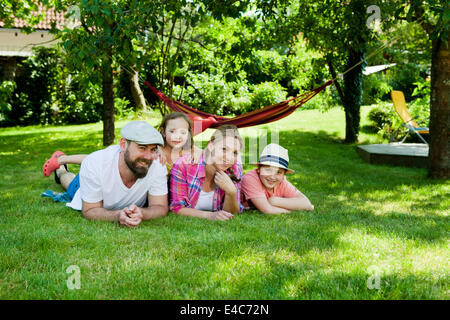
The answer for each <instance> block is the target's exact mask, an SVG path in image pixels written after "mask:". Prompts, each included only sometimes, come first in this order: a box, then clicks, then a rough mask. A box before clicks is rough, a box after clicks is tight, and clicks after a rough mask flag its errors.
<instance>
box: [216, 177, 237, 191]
mask: <svg viewBox="0 0 450 320" xmlns="http://www.w3.org/2000/svg"><path fill="white" fill-rule="evenodd" d="M214 183H215V184H216V185H218V186H219V188H221V189H222V190H223V191H225V193H227V194H230V195H232V194H236V192H237V189H236V186H235V185H234V183H233V181H231V179H230V177H229V176H228V175H227V174H226V173H225V172H223V171H217V172H216V175H215V176H214Z"/></svg>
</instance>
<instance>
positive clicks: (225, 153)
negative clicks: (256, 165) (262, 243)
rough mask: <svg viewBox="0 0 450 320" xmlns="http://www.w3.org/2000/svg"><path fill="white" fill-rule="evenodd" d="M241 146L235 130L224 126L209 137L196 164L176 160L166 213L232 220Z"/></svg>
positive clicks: (237, 193)
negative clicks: (168, 207)
mask: <svg viewBox="0 0 450 320" xmlns="http://www.w3.org/2000/svg"><path fill="white" fill-rule="evenodd" d="M242 146H243V141H242V138H241V137H240V135H239V132H238V129H237V128H236V127H235V126H231V125H224V126H221V127H219V128H217V130H216V132H215V133H214V134H213V135H212V137H211V139H210V141H209V142H208V145H207V147H206V149H205V150H204V151H203V154H202V156H201V158H200V161H198V162H196V163H191V162H190V161H189V156H183V157H181V158H179V159H178V160H177V161H176V162H175V164H174V166H173V168H172V170H171V172H170V198H171V203H170V210H171V211H173V212H175V213H177V214H179V215H184V216H192V217H199V218H205V219H210V220H228V219H232V218H233V214H235V213H239V212H241V211H242V209H243V206H242V205H241V204H240V178H241V177H242V165H241V163H240V162H239V161H238V160H239V156H240V153H239V151H240V149H241V148H242Z"/></svg>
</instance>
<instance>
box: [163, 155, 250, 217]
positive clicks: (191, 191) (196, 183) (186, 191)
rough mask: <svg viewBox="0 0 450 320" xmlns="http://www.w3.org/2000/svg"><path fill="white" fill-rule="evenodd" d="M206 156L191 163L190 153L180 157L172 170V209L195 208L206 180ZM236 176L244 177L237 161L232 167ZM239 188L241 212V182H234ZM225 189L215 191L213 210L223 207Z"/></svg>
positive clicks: (175, 210)
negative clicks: (197, 161)
mask: <svg viewBox="0 0 450 320" xmlns="http://www.w3.org/2000/svg"><path fill="white" fill-rule="evenodd" d="M205 167H206V163H205V157H204V155H202V157H201V158H200V161H199V163H190V155H189V154H188V155H186V156H183V157H180V158H179V159H178V160H177V161H176V162H175V164H174V165H173V168H172V170H170V210H171V211H173V212H178V210H180V209H181V208H195V206H196V205H197V202H198V198H199V196H200V192H201V190H202V185H203V182H204V181H205ZM232 169H233V171H234V173H235V175H236V178H238V179H241V178H242V165H241V164H240V163H239V162H236V163H235V164H234V165H233V167H232ZM234 185H235V186H236V188H237V192H236V195H237V200H238V203H239V208H240V210H239V211H240V212H242V210H243V209H244V207H243V206H242V204H241V199H240V197H241V182H238V183H235V184H234ZM224 201H225V191H223V190H222V189H221V188H219V187H217V188H216V190H215V192H214V200H213V211H219V210H222V208H223V203H224Z"/></svg>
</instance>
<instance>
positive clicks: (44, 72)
mask: <svg viewBox="0 0 450 320" xmlns="http://www.w3.org/2000/svg"><path fill="white" fill-rule="evenodd" d="M34 52H35V54H34V55H33V56H31V57H29V58H28V59H26V60H24V61H23V62H21V63H18V69H19V72H18V74H17V76H16V79H15V83H16V88H15V90H14V92H13V93H12V95H11V98H10V100H9V103H10V105H11V110H10V111H9V112H8V111H7V112H6V113H5V114H4V118H5V120H4V122H3V124H6V125H25V124H38V123H41V124H47V123H51V122H52V120H51V119H52V115H53V110H52V102H51V101H52V99H51V96H52V92H58V91H59V90H60V87H59V79H60V76H61V72H60V68H59V65H58V59H57V56H56V54H55V49H49V48H38V49H36V50H35V51H34Z"/></svg>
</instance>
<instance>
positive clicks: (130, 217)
mask: <svg viewBox="0 0 450 320" xmlns="http://www.w3.org/2000/svg"><path fill="white" fill-rule="evenodd" d="M143 218H144V215H143V213H142V209H141V208H139V207H138V206H136V205H134V204H132V205H131V206H129V207H125V208H123V209H122V210H121V211H120V213H119V223H120V225H122V226H126V227H137V226H139V224H141V222H142V219H143Z"/></svg>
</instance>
